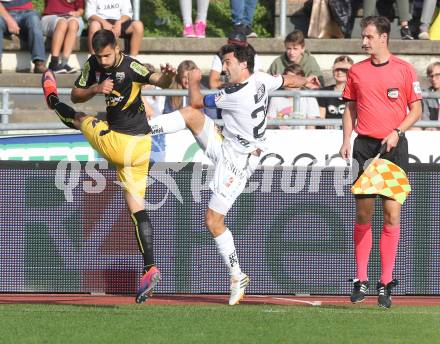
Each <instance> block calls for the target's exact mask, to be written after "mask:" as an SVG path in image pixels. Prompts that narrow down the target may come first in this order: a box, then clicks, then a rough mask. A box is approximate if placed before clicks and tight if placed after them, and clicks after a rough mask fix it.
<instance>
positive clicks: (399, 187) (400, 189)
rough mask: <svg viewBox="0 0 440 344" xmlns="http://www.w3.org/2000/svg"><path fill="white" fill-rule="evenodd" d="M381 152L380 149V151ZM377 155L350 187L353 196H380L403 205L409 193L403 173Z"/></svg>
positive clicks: (409, 186)
mask: <svg viewBox="0 0 440 344" xmlns="http://www.w3.org/2000/svg"><path fill="white" fill-rule="evenodd" d="M381 152H382V149H381ZM380 154H381V153H379V154H378V155H377V156H376V157H375V158H374V159H373V161H372V162H371V163H370V165H369V166H368V167H367V169H366V170H365V171H364V173H362V174H361V175H360V176H359V178H358V179H357V181H356V183H354V185H353V186H352V187H351V192H352V193H353V194H355V195H373V194H377V195H382V196H385V197H388V198H391V199H394V200H395V201H397V202H399V203H400V204H403V203H404V202H405V200H406V198H407V197H408V195H409V193H410V192H411V185H410V184H409V181H408V178H407V176H406V174H405V171H403V170H402V168H400V167H399V166H397V165H396V164H394V163H392V162H391V161H389V160H386V159H379V156H380Z"/></svg>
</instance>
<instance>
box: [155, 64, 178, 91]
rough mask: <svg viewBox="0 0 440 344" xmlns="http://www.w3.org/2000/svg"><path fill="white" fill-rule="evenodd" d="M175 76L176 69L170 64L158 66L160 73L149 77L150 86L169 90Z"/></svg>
mask: <svg viewBox="0 0 440 344" xmlns="http://www.w3.org/2000/svg"><path fill="white" fill-rule="evenodd" d="M175 75H176V68H174V67H173V66H171V65H170V64H168V63H167V64H165V65H164V66H163V65H161V66H160V73H153V74H152V75H151V76H150V84H151V85H155V86H158V87H160V88H169V87H170V85H171V83H172V82H173V79H174V76H175Z"/></svg>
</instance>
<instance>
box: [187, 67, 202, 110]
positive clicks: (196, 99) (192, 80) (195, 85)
mask: <svg viewBox="0 0 440 344" xmlns="http://www.w3.org/2000/svg"><path fill="white" fill-rule="evenodd" d="M188 79H189V80H188V83H189V87H188V95H189V105H190V106H192V107H193V108H195V109H201V108H203V107H204V104H203V95H202V92H200V80H202V72H201V71H200V69H198V68H197V69H193V70H191V71H189V74H188Z"/></svg>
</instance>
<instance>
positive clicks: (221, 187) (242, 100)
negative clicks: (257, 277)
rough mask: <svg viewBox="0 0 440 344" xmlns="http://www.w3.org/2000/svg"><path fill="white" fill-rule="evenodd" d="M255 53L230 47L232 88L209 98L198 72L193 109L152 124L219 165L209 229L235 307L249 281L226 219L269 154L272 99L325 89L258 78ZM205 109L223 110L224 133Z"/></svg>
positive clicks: (226, 54)
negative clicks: (179, 134) (287, 90)
mask: <svg viewBox="0 0 440 344" xmlns="http://www.w3.org/2000/svg"><path fill="white" fill-rule="evenodd" d="M254 54H255V52H254V50H253V49H251V48H249V47H246V46H239V45H226V46H224V47H223V48H222V52H221V55H222V62H223V71H224V72H225V73H226V75H227V76H228V79H229V81H230V83H231V84H232V86H229V87H227V88H225V89H223V90H220V91H219V92H218V93H217V94H210V95H207V96H203V95H202V94H201V92H200V80H201V72H200V70H199V69H196V70H192V71H190V74H189V100H190V106H189V107H186V108H183V109H181V110H178V111H175V112H172V113H170V114H167V115H163V116H159V117H156V118H154V119H153V120H151V121H150V126H151V128H152V130H153V134H154V133H161V132H164V133H171V132H176V131H178V130H182V129H184V128H186V127H187V128H188V129H190V130H191V132H192V133H193V135H194V137H195V139H196V141H197V142H198V143H199V145H200V146H201V148H202V149H203V151H204V152H205V154H206V155H207V156H208V157H209V158H210V159H211V160H212V162H213V163H214V166H215V172H214V177H213V179H212V181H211V182H210V188H211V190H212V193H213V194H212V197H211V199H210V201H209V204H208V210H207V211H206V216H205V224H206V227H207V228H208V230H209V231H210V232H211V234H212V236H213V237H214V240H215V243H216V246H217V249H218V251H219V253H220V255H221V257H222V259H223V261H224V263H225V264H226V266H227V267H228V269H229V273H230V278H231V285H230V292H231V294H230V298H229V304H230V305H235V304H238V303H239V302H240V300H241V299H242V298H243V296H244V291H245V288H246V286H247V285H248V284H249V277H248V276H247V275H246V274H245V273H243V272H242V271H241V269H240V264H239V262H238V257H237V253H236V249H235V245H234V239H233V237H232V233H231V231H230V230H229V229H228V228H227V227H226V226H225V223H224V219H225V215H226V214H227V212H228V211H229V209H230V208H231V206H232V204H233V203H234V202H235V200H236V199H237V197H238V196H239V195H240V193H241V192H242V191H243V190H244V188H245V186H246V182H247V180H248V179H249V177H250V176H251V175H252V173H254V171H255V169H256V167H257V165H258V163H259V161H260V155H261V154H262V152H263V151H264V150H266V142H265V141H266V137H265V131H266V124H267V121H266V111H267V105H268V101H269V96H268V95H269V93H270V92H271V91H274V90H276V89H278V88H280V87H283V86H288V87H302V86H306V87H309V88H318V87H319V81H318V79H317V78H316V77H309V78H304V77H300V76H297V75H283V76H275V77H274V76H271V75H269V74H266V73H263V72H256V73H253V68H254ZM203 107H210V108H220V109H222V117H223V120H224V128H223V131H222V133H221V134H220V133H219V131H218V130H217V129H216V127H215V124H214V122H213V120H212V119H210V118H209V117H207V116H206V115H204V114H203V113H202V112H200V111H199V110H197V109H201V108H203Z"/></svg>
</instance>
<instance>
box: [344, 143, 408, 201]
mask: <svg viewBox="0 0 440 344" xmlns="http://www.w3.org/2000/svg"><path fill="white" fill-rule="evenodd" d="M381 142H382V139H376V138H373V137H369V136H364V135H358V136H357V137H356V138H355V139H354V144H353V163H352V168H353V175H356V171H357V178H356V180H357V179H358V178H359V176H360V175H361V174H362V173H363V172H364V170H365V168H366V167H368V165H369V162H370V161H371V159H373V158H374V157H375V156H376V155H377V154H378V153H379V150H380V147H381V146H382V144H381ZM380 157H381V158H383V159H387V160H389V161H391V162H393V163H395V164H396V165H397V166H399V167H401V168H402V169H403V170H404V171H406V170H407V169H408V163H409V155H408V140H407V139H406V137H405V135H404V136H402V137H401V138H400V139H399V142H398V143H397V146H396V147H394V148H393V149H391V151H390V152H387V153H384V154H382V155H381V156H380ZM355 182H356V181H355ZM356 197H357V198H364V197H375V195H356Z"/></svg>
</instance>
